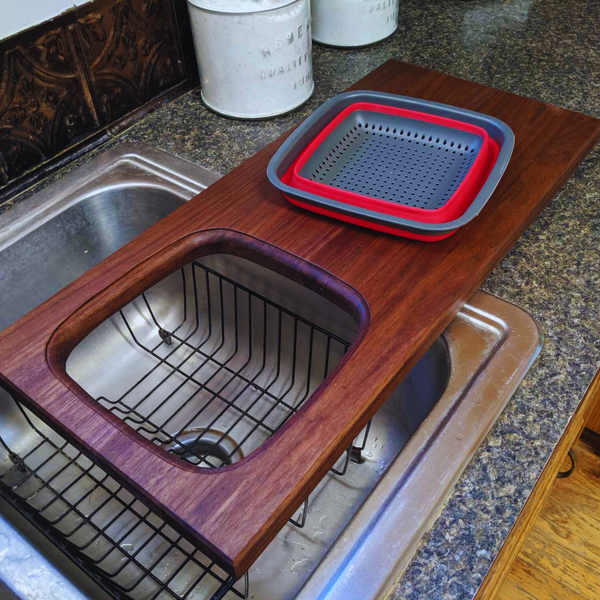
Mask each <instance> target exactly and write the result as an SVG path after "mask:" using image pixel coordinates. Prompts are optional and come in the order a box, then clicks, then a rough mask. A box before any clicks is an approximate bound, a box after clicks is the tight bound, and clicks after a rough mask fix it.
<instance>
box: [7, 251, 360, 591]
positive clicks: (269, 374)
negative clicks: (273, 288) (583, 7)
mask: <svg viewBox="0 0 600 600" xmlns="http://www.w3.org/2000/svg"><path fill="white" fill-rule="evenodd" d="M275 295H276V294H275ZM88 340H89V342H88ZM116 344H117V345H116ZM349 347H350V343H349V342H348V341H346V340H344V339H342V338H341V337H339V336H337V335H334V334H333V333H331V332H330V331H327V330H326V329H324V328H323V327H320V326H318V325H317V324H315V323H314V322H311V321H310V320H308V319H306V318H304V317H303V316H300V315H299V314H297V313H296V312H294V311H292V310H289V309H288V308H286V307H285V306H284V305H283V304H281V303H278V302H275V301H273V300H271V299H268V298H266V297H265V296H263V295H261V294H259V293H257V292H256V291H253V290H251V289H249V288H248V287H245V286H244V285H242V284H240V283H239V282H236V281H235V280H234V279H232V278H230V277H227V276H225V275H223V274H222V273H220V272H218V271H217V270H215V269H213V268H211V267H209V266H207V265H205V264H201V263H199V262H193V263H191V264H189V265H187V266H186V267H184V268H182V269H181V270H180V271H179V272H177V273H175V274H173V275H171V276H170V277H168V278H166V279H165V280H163V281H162V282H160V283H158V284H157V285H156V286H154V287H153V288H151V289H150V290H148V291H147V292H145V293H144V294H142V296H140V297H139V298H138V299H137V300H135V301H134V302H132V303H131V304H130V305H128V306H127V307H125V308H124V309H123V310H121V311H120V312H119V313H118V314H117V315H115V316H114V317H113V318H112V319H109V320H108V321H106V322H105V323H103V324H102V325H101V326H100V327H99V328H98V329H97V330H96V331H94V332H92V334H90V336H88V338H87V339H86V340H84V342H82V344H81V345H80V346H79V347H78V348H76V349H75V350H74V352H73V354H72V355H71V357H70V358H69V363H68V364H67V369H68V371H69V373H70V374H71V376H72V377H73V378H74V379H75V380H76V381H78V383H80V384H81V385H82V387H84V389H86V391H88V392H89V393H90V394H91V395H92V396H93V397H95V398H97V400H98V402H99V403H100V404H102V405H103V406H105V407H106V408H107V409H108V410H110V411H112V412H113V413H114V414H116V415H117V416H119V417H120V418H121V419H123V420H124V421H125V422H127V423H128V424H129V425H130V426H132V427H133V428H134V429H135V430H136V431H138V432H139V433H140V434H142V435H144V436H146V437H147V438H149V439H151V440H152V441H153V442H154V443H156V444H158V445H160V446H162V447H163V448H165V449H166V450H167V451H168V452H170V453H172V454H173V455H175V456H178V457H179V458H180V459H182V460H185V461H187V462H189V463H191V464H194V465H196V466H198V467H199V468H215V467H220V466H223V465H230V464H233V463H234V462H236V461H238V460H240V459H241V458H243V457H244V456H247V455H248V454H249V453H251V452H252V451H253V450H255V449H256V448H258V447H259V446H260V445H261V444H262V443H263V442H264V441H265V440H266V439H268V438H269V437H270V436H271V435H273V433H275V432H276V431H277V430H278V429H279V428H280V427H281V426H282V425H283V424H284V423H285V422H286V421H287V420H288V419H289V418H291V417H292V416H293V415H294V414H295V413H296V412H297V411H298V409H299V408H300V407H301V406H302V404H303V403H304V402H305V401H306V400H307V398H309V397H310V395H311V394H312V393H313V391H314V390H315V389H316V387H317V386H318V385H319V384H320V383H321V382H322V381H323V380H324V379H325V378H326V377H327V375H328V374H329V373H330V372H331V370H332V369H333V368H335V365H336V364H337V362H338V361H339V360H340V359H341V357H342V356H343V355H344V353H345V352H346V351H347V350H348V348H349ZM98 348H100V349H101V350H100V353H99V354H96V355H94V359H93V363H94V369H93V372H91V373H90V372H89V369H87V370H86V367H85V365H86V360H85V358H82V360H79V357H85V356H86V355H89V353H90V349H92V350H94V349H96V350H97V349H98ZM88 363H89V361H88ZM113 370H116V372H114V373H113ZM108 373H113V377H107V376H106V375H107V374H108ZM111 382H114V383H111ZM15 405H16V406H15V413H17V415H18V416H17V419H18V420H19V421H20V428H21V429H22V430H24V431H26V432H27V434H26V435H24V436H20V437H19V442H18V444H15V443H14V442H13V443H12V444H11V443H9V442H7V441H6V440H5V437H0V450H3V452H4V456H1V455H0V495H1V496H2V497H3V498H5V499H6V500H7V501H8V502H9V503H10V504H11V505H13V506H14V507H15V508H17V510H18V511H19V512H21V513H22V514H23V515H24V516H26V517H27V518H28V520H30V521H31V522H32V523H33V524H34V525H35V526H36V527H37V528H38V529H39V530H40V531H41V532H42V533H43V534H44V535H46V536H47V537H48V538H49V539H50V540H51V541H52V542H53V543H54V544H56V545H57V546H58V547H59V548H60V549H61V550H62V551H63V552H64V553H65V554H66V555H67V556H68V557H69V558H71V560H73V561H74V562H75V563H76V564H77V565H78V566H79V567H80V568H81V569H83V571H84V572H85V573H87V574H88V575H89V576H90V577H91V578H92V579H93V580H94V581H95V582H96V583H97V584H99V585H100V586H101V587H102V588H103V589H104V590H105V591H106V592H107V593H108V594H109V595H110V596H112V597H113V598H133V599H142V598H143V599H152V600H154V599H161V600H166V599H182V600H183V599H189V600H198V599H200V598H202V599H207V598H212V599H219V598H223V597H224V596H226V595H227V594H228V593H229V595H231V597H235V596H237V597H240V598H246V597H248V587H249V583H248V576H247V575H246V576H245V578H244V580H240V581H239V582H236V581H235V579H233V578H232V577H229V576H228V575H227V574H226V573H225V572H224V571H223V570H221V569H220V568H219V567H218V566H217V565H216V564H215V563H214V562H212V561H211V560H210V559H208V558H207V557H206V556H205V555H204V554H203V553H202V552H201V551H200V550H198V549H197V548H196V547H194V545H193V544H191V543H190V542H188V541H187V540H185V539H184V538H182V536H180V535H179V534H177V533H176V531H175V530H174V529H172V528H171V527H170V526H169V524H168V523H166V522H165V521H163V520H162V519H161V518H160V517H158V515H156V514H155V513H153V512H152V511H150V510H149V509H148V508H147V507H146V506H145V505H143V504H142V503H141V502H139V501H138V500H136V499H135V497H134V496H133V495H132V494H131V493H130V492H129V491H127V490H126V489H125V488H123V487H122V486H121V485H120V484H118V483H117V482H116V481H115V480H114V479H113V478H112V477H111V476H110V475H108V474H107V473H106V472H104V471H103V470H102V469H101V468H100V467H99V466H98V465H97V464H95V463H94V462H93V461H91V460H89V459H88V458H87V457H86V456H84V455H82V454H81V453H80V452H79V451H78V450H76V449H75V448H74V447H73V446H72V445H71V444H69V443H68V442H67V441H65V440H64V439H63V438H62V437H61V436H60V435H58V434H57V433H56V432H54V431H53V430H51V429H50V428H48V427H47V426H46V425H45V424H43V423H41V422H40V421H39V420H38V419H37V418H36V417H34V416H33V415H32V414H31V413H29V411H28V410H27V409H25V408H24V407H22V406H21V405H19V404H18V403H15ZM369 428H370V424H369V425H368V426H367V427H366V428H365V430H364V431H363V432H362V433H361V434H360V436H359V440H355V443H354V444H353V446H351V447H350V448H348V450H347V451H346V452H345V453H344V455H343V456H342V457H340V460H339V461H338V463H336V465H335V466H334V467H333V468H332V472H333V473H334V474H336V475H338V476H343V475H344V474H345V473H346V471H347V469H348V466H349V463H350V462H351V461H354V462H360V453H361V451H362V450H364V448H365V446H366V443H367V438H368V433H369ZM1 433H2V432H0V434H1ZM11 446H12V447H11ZM15 446H18V447H15ZM308 502H309V499H308V498H307V499H306V501H305V503H304V505H303V506H302V507H301V508H300V510H299V511H298V512H297V513H296V515H294V518H292V519H290V523H291V524H292V525H295V526H297V527H303V526H304V524H305V522H306V518H307V514H308ZM228 597H229V596H228Z"/></svg>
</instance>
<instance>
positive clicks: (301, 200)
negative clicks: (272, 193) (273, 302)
mask: <svg viewBox="0 0 600 600" xmlns="http://www.w3.org/2000/svg"><path fill="white" fill-rule="evenodd" d="M513 146H514V136H513V133H512V131H511V130H510V128H509V127H508V126H507V125H506V124H505V123H502V122H501V121H499V120H498V119H495V118H493V117H489V116H487V115H483V114H480V113H475V112H472V111H467V110H464V109H460V108H456V107H451V106H446V105H443V104H438V103H434V102H428V101H425V100H418V99H415V98H407V97H403V96H395V95H392V94H382V93H377V92H349V93H346V94H341V95H339V96H336V97H335V98H333V99H332V100H330V101H329V102H327V103H325V104H324V105H323V106H321V107H320V108H319V109H318V110H317V111H316V112H315V113H314V114H313V115H312V116H311V117H309V118H308V119H307V120H306V121H305V122H304V123H303V124H302V125H301V126H300V127H299V128H298V129H297V130H296V131H295V132H294V133H292V135H291V136H290V137H289V138H288V140H286V142H285V143H284V144H283V145H282V147H281V148H280V149H279V151H278V152H277V153H276V155H275V156H274V157H273V159H272V160H271V163H270V164H269V169H268V176H269V179H270V180H271V182H272V183H273V184H274V185H275V186H276V187H278V188H279V189H280V190H281V191H282V192H283V193H284V194H285V195H286V197H287V198H288V199H289V200H290V201H291V202H293V203H294V204H297V205H299V206H303V207H304V208H307V209H309V210H313V211H316V212H319V213H322V214H326V215H329V216H333V217H336V218H339V219H343V220H345V221H349V222H352V223H356V224H359V225H364V226H367V227H370V228H373V229H378V230H380V231H385V232H388V233H393V234H396V235H403V236H406V237H411V238H415V239H420V240H427V241H435V240H439V239H443V238H444V237H447V236H448V235H451V234H452V233H453V232H454V231H456V229H457V228H458V227H460V226H461V225H464V224H465V223H466V222H468V221H470V220H471V219H472V218H473V217H475V216H476V215H477V213H478V212H479V211H480V210H481V209H482V208H483V206H484V205H485V203H486V202H487V200H488V199H489V197H490V196H491V194H492V192H493V190H494V188H495V187H496V185H497V183H498V181H499V180H500V177H501V176H502V174H503V172H504V170H505V169H506V165H507V164H508V160H509V158H510V155H511V153H512V149H513Z"/></svg>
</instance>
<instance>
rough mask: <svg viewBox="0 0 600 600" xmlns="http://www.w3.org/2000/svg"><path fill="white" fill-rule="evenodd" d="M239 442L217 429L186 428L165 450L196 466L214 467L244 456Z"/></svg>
mask: <svg viewBox="0 0 600 600" xmlns="http://www.w3.org/2000/svg"><path fill="white" fill-rule="evenodd" d="M239 446H240V444H238V442H236V441H235V440H234V439H233V438H232V437H231V436H229V435H227V434H226V433H225V432H223V431H219V430H218V429H202V428H197V429H186V430H185V431H184V432H183V433H181V434H179V435H178V436H177V439H176V441H174V442H172V443H171V444H169V445H168V446H167V450H168V451H169V452H170V453H171V454H173V455H175V456H177V458H181V459H183V460H185V461H187V462H189V463H191V464H193V465H196V466H197V467H202V468H205V469H214V468H217V467H224V466H226V465H232V464H233V463H236V462H238V461H239V460H241V459H242V458H244V453H243V452H242V450H241V449H240V447H239Z"/></svg>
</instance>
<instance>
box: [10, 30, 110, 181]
mask: <svg viewBox="0 0 600 600" xmlns="http://www.w3.org/2000/svg"><path fill="white" fill-rule="evenodd" d="M0 65H1V67H0V184H2V185H3V184H6V183H7V182H8V181H9V180H11V179H12V178H14V177H16V176H18V175H20V174H21V173H23V172H25V171H27V170H28V169H30V168H32V167H34V166H36V165H37V164H39V163H40V162H42V161H44V160H46V159H47V158H49V157H51V156H54V155H55V154H57V153H58V152H60V151H61V150H63V149H64V148H66V147H68V146H69V145H71V144H72V143H73V142H74V141H77V139H79V138H81V137H84V136H86V135H89V134H90V133H92V132H93V131H94V130H95V129H96V128H97V127H98V124H99V123H98V121H97V119H96V117H95V114H94V111H93V108H92V106H91V103H90V97H89V94H87V93H86V91H85V89H84V84H83V80H82V78H81V72H80V70H79V68H78V64H77V61H76V59H75V58H74V56H73V52H72V47H71V44H70V41H69V35H68V32H67V31H66V30H65V29H64V28H62V27H60V28H57V29H52V30H50V31H48V32H47V33H45V34H44V35H42V36H40V37H38V38H37V39H34V40H33V41H32V42H31V43H29V44H24V45H18V46H16V47H15V48H14V49H11V50H9V51H7V52H5V53H4V54H2V55H0Z"/></svg>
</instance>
